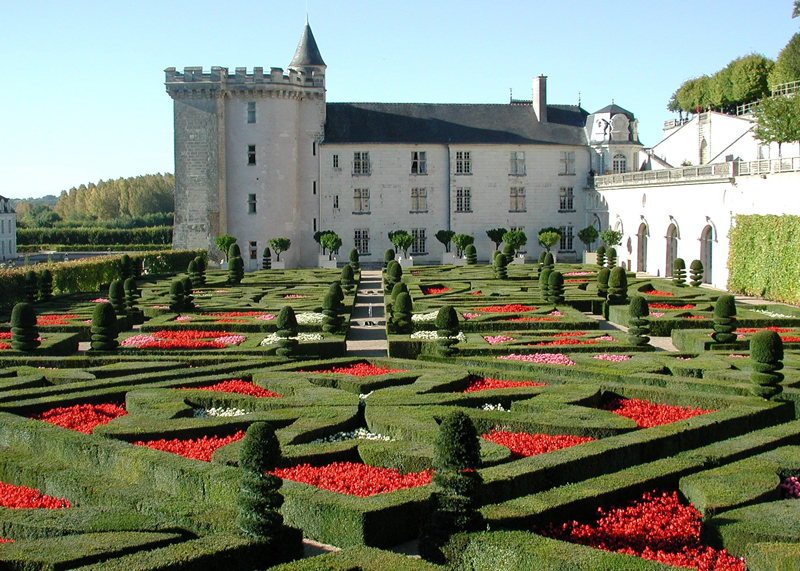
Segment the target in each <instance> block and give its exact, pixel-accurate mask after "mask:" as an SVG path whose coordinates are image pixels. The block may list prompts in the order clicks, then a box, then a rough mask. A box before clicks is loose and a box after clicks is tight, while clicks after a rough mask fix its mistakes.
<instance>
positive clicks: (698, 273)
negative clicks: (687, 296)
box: [689, 260, 705, 287]
mask: <svg viewBox="0 0 800 571" xmlns="http://www.w3.org/2000/svg"><path fill="white" fill-rule="evenodd" d="M689 269H690V277H691V279H692V281H691V282H690V285H691V286H692V287H700V286H701V285H702V283H703V274H704V273H705V268H703V262H701V261H700V260H692V263H691V264H690V265H689Z"/></svg>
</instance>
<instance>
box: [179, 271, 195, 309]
mask: <svg viewBox="0 0 800 571" xmlns="http://www.w3.org/2000/svg"><path fill="white" fill-rule="evenodd" d="M181 283H182V284H183V310H182V311H194V296H193V295H192V293H193V291H194V290H193V287H194V284H193V283H192V278H190V277H189V276H185V277H183V278H182V279H181Z"/></svg>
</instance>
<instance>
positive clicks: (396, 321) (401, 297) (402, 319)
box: [391, 292, 414, 334]
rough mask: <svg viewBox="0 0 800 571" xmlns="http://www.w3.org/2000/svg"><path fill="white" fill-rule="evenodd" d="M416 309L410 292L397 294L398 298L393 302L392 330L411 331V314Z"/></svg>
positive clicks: (404, 332)
mask: <svg viewBox="0 0 800 571" xmlns="http://www.w3.org/2000/svg"><path fill="white" fill-rule="evenodd" d="M413 311H414V304H413V302H412V301H411V296H410V295H409V294H408V292H402V293H399V294H397V298H396V299H395V300H394V302H392V320H391V323H392V330H393V332H394V333H403V334H407V333H411V330H412V328H413V325H414V324H413V321H412V320H411V315H412V314H413Z"/></svg>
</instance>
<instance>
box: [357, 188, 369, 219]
mask: <svg viewBox="0 0 800 571" xmlns="http://www.w3.org/2000/svg"><path fill="white" fill-rule="evenodd" d="M353 212H362V213H367V214H369V189H368V188H354V189H353Z"/></svg>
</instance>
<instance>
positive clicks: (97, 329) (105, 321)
mask: <svg viewBox="0 0 800 571" xmlns="http://www.w3.org/2000/svg"><path fill="white" fill-rule="evenodd" d="M178 283H179V282H178ZM91 332H92V343H91V350H92V351H116V349H117V347H119V341H117V335H118V333H119V330H118V327H117V314H116V313H114V306H112V305H111V304H110V303H108V302H103V303H98V304H97V305H96V306H95V308H94V313H92V328H91Z"/></svg>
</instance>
